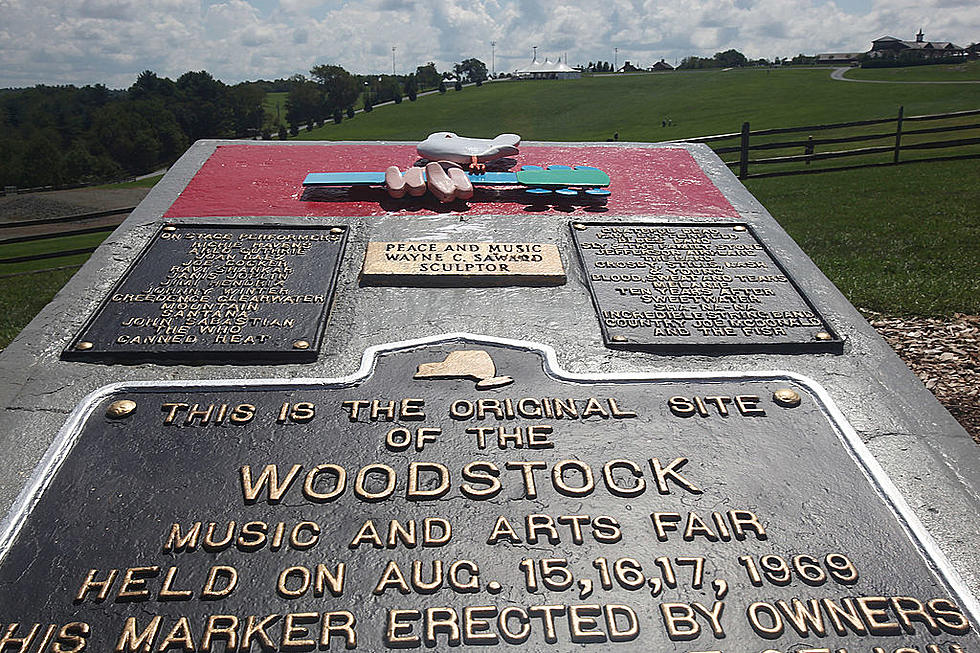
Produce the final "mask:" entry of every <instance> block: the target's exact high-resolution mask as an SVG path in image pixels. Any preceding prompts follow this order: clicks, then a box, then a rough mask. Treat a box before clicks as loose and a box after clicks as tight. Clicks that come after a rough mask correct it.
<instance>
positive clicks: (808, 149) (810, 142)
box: [803, 136, 813, 165]
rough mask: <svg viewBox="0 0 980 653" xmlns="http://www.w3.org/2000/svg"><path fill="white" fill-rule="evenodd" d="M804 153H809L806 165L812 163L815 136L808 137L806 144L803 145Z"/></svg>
mask: <svg viewBox="0 0 980 653" xmlns="http://www.w3.org/2000/svg"><path fill="white" fill-rule="evenodd" d="M803 153H804V154H806V155H807V160H806V161H805V162H804V163H806V165H810V158H809V157H810V155H811V154H813V136H807V137H806V145H804V146H803Z"/></svg>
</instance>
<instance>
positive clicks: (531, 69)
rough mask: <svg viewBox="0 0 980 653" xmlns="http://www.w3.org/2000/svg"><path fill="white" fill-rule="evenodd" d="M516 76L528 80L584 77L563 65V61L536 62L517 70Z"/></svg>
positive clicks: (546, 60)
mask: <svg viewBox="0 0 980 653" xmlns="http://www.w3.org/2000/svg"><path fill="white" fill-rule="evenodd" d="M514 75H515V76H516V77H523V78H526V79H576V78H578V77H581V76H582V74H581V73H580V72H579V71H577V70H575V69H574V68H572V67H571V66H569V65H568V64H566V63H563V62H562V61H561V59H559V60H557V61H549V60H548V59H545V60H544V61H537V60H534V61H532V62H531V63H530V64H528V65H527V66H525V67H524V68H519V69H517V70H515V71H514Z"/></svg>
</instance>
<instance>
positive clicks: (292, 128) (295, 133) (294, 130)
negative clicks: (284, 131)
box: [289, 122, 299, 138]
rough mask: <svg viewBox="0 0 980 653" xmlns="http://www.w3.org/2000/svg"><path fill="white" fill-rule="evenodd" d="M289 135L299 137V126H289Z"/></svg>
mask: <svg viewBox="0 0 980 653" xmlns="http://www.w3.org/2000/svg"><path fill="white" fill-rule="evenodd" d="M289 135H290V136H292V137H294V138H295V137H296V136H299V124H297V123H295V122H294V123H293V124H291V125H290V126H289Z"/></svg>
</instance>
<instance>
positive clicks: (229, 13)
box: [0, 0, 980, 88]
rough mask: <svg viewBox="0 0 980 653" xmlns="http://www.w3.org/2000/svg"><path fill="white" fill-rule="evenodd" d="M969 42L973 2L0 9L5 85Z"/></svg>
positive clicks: (231, 2) (78, 3) (11, 2)
mask: <svg viewBox="0 0 980 653" xmlns="http://www.w3.org/2000/svg"><path fill="white" fill-rule="evenodd" d="M919 27H921V28H922V29H923V30H924V31H925V33H926V38H927V39H931V40H948V41H953V42H954V43H957V44H958V45H963V46H965V45H969V44H970V43H971V42H973V41H977V40H980V2H977V0H601V1H599V2H597V1H596V0H550V1H542V2H539V1H536V0H359V1H357V2H348V1H345V0H332V1H326V2H325V1H323V0H0V87H8V86H31V85H34V84H37V83H47V84H66V83H71V84H79V85H80V84H93V83H103V84H106V85H108V86H109V87H112V88H126V87H128V86H129V85H130V84H132V82H133V81H134V80H135V78H136V75H137V74H139V72H140V71H142V70H145V69H150V70H153V71H154V72H156V73H157V74H159V75H161V76H168V77H171V78H176V77H177V76H179V75H180V74H182V73H183V72H186V71H188V70H202V69H203V70H207V71H209V72H211V73H212V74H214V75H215V76H216V77H218V78H219V79H222V80H223V81H225V82H229V83H231V82H237V81H241V80H248V79H260V78H262V79H274V78H276V77H288V76H289V75H292V74H294V73H297V72H299V73H306V72H307V71H308V70H309V69H310V67H311V66H312V65H314V64H317V63H336V64H340V65H342V66H344V67H345V68H347V69H348V70H350V71H352V72H358V73H370V72H390V71H391V67H392V56H391V55H392V51H391V49H392V47H394V48H395V68H396V70H397V71H398V72H399V73H405V72H411V71H414V69H415V67H416V66H417V65H419V64H423V63H425V62H426V61H435V62H436V64H437V65H438V66H439V69H440V70H445V69H447V68H449V67H450V66H451V65H452V63H453V62H455V61H460V60H462V59H465V58H469V57H476V58H479V59H481V60H483V61H485V62H486V63H487V66H488V68H489V67H490V65H491V46H490V42H491V41H496V43H497V45H496V48H495V52H496V56H495V67H496V70H497V71H505V70H512V69H514V68H516V67H517V66H519V65H522V64H524V63H526V62H528V61H529V60H530V59H531V52H532V46H537V52H538V58H539V59H540V58H544V57H546V56H547V57H550V58H552V59H555V58H556V57H560V56H563V55H565V54H567V57H568V63H569V64H572V65H576V64H579V63H582V64H584V63H587V62H588V61H594V60H598V59H601V60H608V61H612V60H613V58H614V57H615V56H617V55H616V54H615V52H614V48H619V53H618V60H619V62H620V63H622V62H623V61H624V60H629V61H632V62H634V63H636V64H639V65H642V66H649V65H651V64H652V63H653V62H655V61H658V60H659V59H661V58H665V59H667V60H668V61H670V62H672V63H673V62H674V60H675V59H679V58H682V57H684V56H687V55H690V54H697V55H702V56H710V55H711V54H713V53H715V52H717V51H719V50H726V49H728V48H736V49H738V50H740V51H742V52H743V53H745V54H746V55H747V56H749V57H752V58H756V57H766V58H772V57H775V56H793V55H795V54H797V53H799V52H805V53H809V54H812V53H817V52H849V51H854V52H857V51H862V50H867V49H868V48H869V47H870V41H871V40H872V39H874V38H877V37H879V36H882V35H885V34H890V35H893V36H896V37H899V38H904V39H911V38H913V34H914V33H915V31H916V30H917V29H918V28H919Z"/></svg>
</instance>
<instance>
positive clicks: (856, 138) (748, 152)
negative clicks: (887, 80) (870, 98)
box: [682, 107, 980, 179]
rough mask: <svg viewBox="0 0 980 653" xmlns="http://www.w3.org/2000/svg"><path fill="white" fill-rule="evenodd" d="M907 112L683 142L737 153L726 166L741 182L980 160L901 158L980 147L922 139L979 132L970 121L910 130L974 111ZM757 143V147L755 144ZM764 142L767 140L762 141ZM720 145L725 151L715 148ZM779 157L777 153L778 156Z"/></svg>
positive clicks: (968, 139)
mask: <svg viewBox="0 0 980 653" xmlns="http://www.w3.org/2000/svg"><path fill="white" fill-rule="evenodd" d="M904 113H905V108H904V107H899V109H898V114H897V116H896V117H894V118H876V119H873V120H852V121H849V122H836V123H828V124H822V125H806V126H803V127H776V128H772V129H756V130H752V129H751V127H750V125H749V123H748V122H745V123H742V129H741V131H738V132H732V133H730V134H714V135H712V136H701V137H698V138H688V139H684V140H683V141H682V142H685V143H705V144H712V149H713V150H714V151H715V153H716V154H719V155H723V154H737V155H738V158H737V159H735V160H730V161H725V163H726V164H727V165H729V166H732V167H735V168H736V169H737V172H738V177H739V179H747V178H749V177H775V176H782V175H798V174H806V173H813V172H830V171H839V170H847V169H850V168H866V167H878V166H882V165H895V164H898V163H911V162H913V161H951V160H958V159H974V158H980V151H976V152H974V151H967V152H963V151H961V152H960V153H957V154H951V155H950V154H946V155H942V156H932V157H916V158H914V159H905V160H903V159H902V153H903V152H906V151H925V150H942V149H950V148H968V147H970V146H973V145H978V144H980V137H973V136H968V135H965V136H964V137H962V138H953V139H944V140H930V141H921V140H917V139H918V137H921V136H923V135H925V134H945V133H954V132H963V131H970V130H980V122H974V121H970V122H966V123H959V124H949V125H942V126H937V127H924V128H920V129H906V128H905V123H909V122H914V123H918V122H925V121H934V120H948V121H949V120H953V121H960V120H963V119H965V118H969V117H971V116H977V115H980V109H971V110H969V111H952V112H949V113H934V114H927V115H921V116H906V115H904ZM888 124H894V125H895V129H894V130H890V131H875V132H872V133H859V134H843V135H830V136H827V137H824V138H814V137H813V135H812V133H813V132H822V131H830V130H847V129H853V128H866V127H873V126H876V125H888ZM804 133H805V134H807V137H806V138H805V139H801V138H798V137H797V138H795V139H793V140H777V141H773V140H768V139H767V138H766V137H771V136H780V135H785V134H804ZM909 137H913V140H914V141H916V142H909ZM735 139H738V144H737V145H725V144H724V142H725V141H731V140H735ZM753 139H755V142H753ZM759 139H765V140H764V142H759ZM884 140H891V141H892V143H891V144H889V145H869V146H865V147H854V148H840V149H833V150H830V151H821V152H818V151H817V148H818V147H819V148H825V147H826V146H840V145H844V144H849V143H873V142H874V141H879V142H880V141H884ZM715 143H719V144H721V146H715V145H714V144H715ZM800 148H802V152H801V153H799V154H796V153H785V154H780V155H774V156H762V157H757V158H752V153H754V152H760V153H761V152H765V151H778V150H794V149H800ZM774 154H775V153H774ZM882 154H891V157H890V161H887V162H886V161H875V162H867V161H865V162H861V163H855V164H853V165H849V166H836V167H818V168H795V169H788V170H775V171H772V172H769V171H767V172H761V173H750V171H749V168H750V166H759V165H764V166H773V165H775V166H779V165H787V164H790V165H792V164H799V163H802V164H803V165H804V166H809V165H810V164H811V163H813V162H816V161H827V160H831V159H842V158H847V157H867V156H874V155H882Z"/></svg>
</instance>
